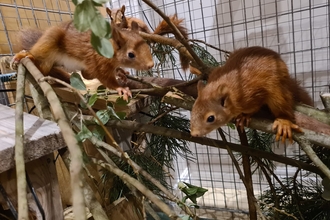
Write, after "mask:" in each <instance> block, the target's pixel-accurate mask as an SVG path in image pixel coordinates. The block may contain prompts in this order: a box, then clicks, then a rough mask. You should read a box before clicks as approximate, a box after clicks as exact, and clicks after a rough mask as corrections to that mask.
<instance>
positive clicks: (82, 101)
mask: <svg viewBox="0 0 330 220" xmlns="http://www.w3.org/2000/svg"><path fill="white" fill-rule="evenodd" d="M83 98H84V100H81V99H80V102H79V105H80V107H81V108H83V109H87V105H86V104H85V103H86V102H87V94H84V95H83Z"/></svg>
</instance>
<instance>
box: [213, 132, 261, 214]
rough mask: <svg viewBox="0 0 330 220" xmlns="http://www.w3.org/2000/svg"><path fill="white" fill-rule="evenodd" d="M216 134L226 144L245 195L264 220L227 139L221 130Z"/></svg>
mask: <svg viewBox="0 0 330 220" xmlns="http://www.w3.org/2000/svg"><path fill="white" fill-rule="evenodd" d="M218 132H219V134H220V136H221V138H222V140H223V141H224V142H225V144H226V148H227V151H228V153H229V156H230V158H231V160H232V161H233V163H234V166H235V167H236V170H237V172H238V174H239V176H240V178H241V180H242V181H243V184H244V186H245V189H246V191H247V194H248V195H249V196H250V199H252V200H253V202H254V205H255V208H256V210H257V212H258V213H259V216H260V218H262V219H263V220H266V218H265V216H264V214H263V213H262V211H261V209H260V207H259V205H258V203H257V199H256V198H255V197H254V195H253V192H252V191H251V188H250V187H249V185H248V183H247V182H246V179H245V177H244V175H243V172H242V170H241V168H240V167H239V164H238V162H237V160H236V158H235V156H234V154H233V152H232V150H231V149H230V147H229V145H228V142H227V139H226V137H225V135H224V133H223V132H222V130H221V128H219V129H218Z"/></svg>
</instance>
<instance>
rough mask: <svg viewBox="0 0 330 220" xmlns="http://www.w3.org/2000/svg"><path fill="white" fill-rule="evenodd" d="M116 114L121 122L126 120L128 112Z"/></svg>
mask: <svg viewBox="0 0 330 220" xmlns="http://www.w3.org/2000/svg"><path fill="white" fill-rule="evenodd" d="M116 114H117V116H118V117H119V118H120V120H124V119H125V118H126V112H116Z"/></svg>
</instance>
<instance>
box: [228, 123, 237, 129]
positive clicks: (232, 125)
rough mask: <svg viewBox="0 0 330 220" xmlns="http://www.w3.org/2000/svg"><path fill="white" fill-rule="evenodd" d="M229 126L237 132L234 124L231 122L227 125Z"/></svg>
mask: <svg viewBox="0 0 330 220" xmlns="http://www.w3.org/2000/svg"><path fill="white" fill-rule="evenodd" d="M227 126H228V127H229V128H231V129H233V130H235V129H236V127H235V124H234V123H231V122H229V123H227Z"/></svg>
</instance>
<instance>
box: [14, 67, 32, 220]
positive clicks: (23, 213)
mask: <svg viewBox="0 0 330 220" xmlns="http://www.w3.org/2000/svg"><path fill="white" fill-rule="evenodd" d="M25 71H26V70H25V67H24V66H23V65H22V64H20V65H19V66H18V72H17V86H16V108H15V164H16V178H17V201H18V219H24V220H28V219H29V218H28V216H29V215H28V202H27V192H26V174H25V161H24V125H23V108H24V107H23V106H24V90H25Z"/></svg>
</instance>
